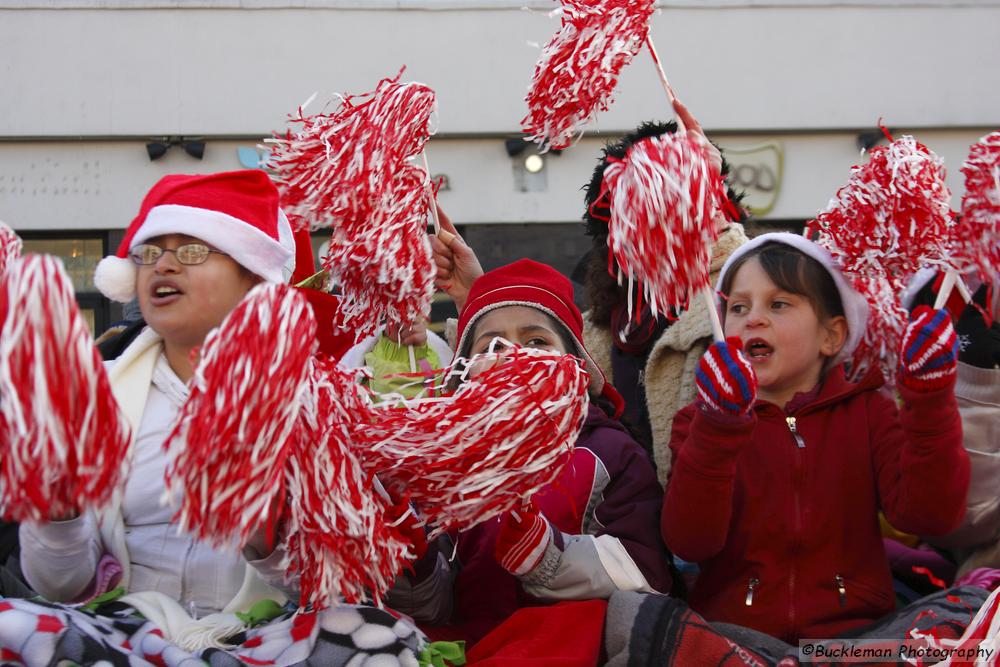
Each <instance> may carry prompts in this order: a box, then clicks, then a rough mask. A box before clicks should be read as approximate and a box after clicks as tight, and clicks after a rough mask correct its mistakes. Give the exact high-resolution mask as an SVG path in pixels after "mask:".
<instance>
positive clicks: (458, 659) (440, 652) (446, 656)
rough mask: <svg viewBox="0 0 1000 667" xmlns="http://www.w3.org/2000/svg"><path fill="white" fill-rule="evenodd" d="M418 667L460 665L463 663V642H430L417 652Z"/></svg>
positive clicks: (459, 666) (454, 666)
mask: <svg viewBox="0 0 1000 667" xmlns="http://www.w3.org/2000/svg"><path fill="white" fill-rule="evenodd" d="M417 660H418V661H419V662H420V667H461V666H462V665H464V664H465V642H431V643H430V644H428V645H427V646H426V647H424V649H423V650H422V651H420V653H419V654H417Z"/></svg>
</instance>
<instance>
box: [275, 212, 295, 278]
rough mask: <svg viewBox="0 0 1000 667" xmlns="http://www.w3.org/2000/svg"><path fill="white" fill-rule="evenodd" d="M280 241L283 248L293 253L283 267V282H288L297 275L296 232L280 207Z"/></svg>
mask: <svg viewBox="0 0 1000 667" xmlns="http://www.w3.org/2000/svg"><path fill="white" fill-rule="evenodd" d="M278 242H279V243H281V247H282V248H284V249H285V250H287V251H288V252H289V253H291V254H290V255H289V256H288V261H286V262H285V265H284V266H283V267H282V269H281V270H282V273H283V277H284V280H282V281H281V282H283V283H287V282H290V281H291V280H292V276H293V275H295V234H294V233H293V232H292V225H291V223H290V222H288V216H287V215H285V212H284V211H282V210H281V209H280V208H279V209H278Z"/></svg>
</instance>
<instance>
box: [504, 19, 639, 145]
mask: <svg viewBox="0 0 1000 667" xmlns="http://www.w3.org/2000/svg"><path fill="white" fill-rule="evenodd" d="M561 1H562V9H561V10H559V12H558V13H561V15H562V24H561V26H560V28H559V31H558V32H557V33H556V35H555V36H554V37H553V38H552V40H551V41H550V42H549V43H548V44H546V46H545V48H543V49H542V54H541V57H540V59H539V61H538V64H537V65H536V66H535V74H534V77H533V79H532V82H531V87H530V89H529V91H528V95H527V97H525V101H526V102H527V103H528V115H527V116H525V117H524V119H523V120H522V121H521V127H522V129H523V130H524V132H525V133H526V134H528V135H529V136H530V137H531V139H532V140H533V141H537V142H538V143H540V144H541V145H542V146H543V147H546V148H556V149H561V148H566V147H567V146H569V145H570V144H572V143H574V142H575V141H576V140H577V139H578V138H579V137H580V135H582V134H583V128H584V127H585V126H586V125H587V124H588V123H589V122H590V121H591V120H593V118H594V116H596V115H597V114H598V113H599V112H601V111H605V110H607V109H608V107H609V106H610V105H611V103H612V101H613V93H614V90H615V86H616V85H617V84H618V76H619V74H620V73H621V71H622V68H624V67H625V66H626V65H628V64H629V63H630V62H631V61H632V58H634V57H635V55H636V54H637V53H638V52H639V50H640V49H642V47H643V44H644V43H645V41H646V36H647V35H648V34H649V19H650V17H651V16H652V15H653V11H654V5H655V2H654V1H653V0H561Z"/></svg>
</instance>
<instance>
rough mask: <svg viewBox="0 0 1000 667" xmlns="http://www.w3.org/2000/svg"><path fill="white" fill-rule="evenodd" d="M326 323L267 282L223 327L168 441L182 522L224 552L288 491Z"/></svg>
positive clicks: (208, 344) (209, 345)
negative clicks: (320, 330) (288, 468)
mask: <svg viewBox="0 0 1000 667" xmlns="http://www.w3.org/2000/svg"><path fill="white" fill-rule="evenodd" d="M315 330H316V323H315V320H314V319H313V315H312V310H311V309H310V308H309V305H308V303H307V302H306V300H305V298H304V297H303V296H302V295H301V294H299V293H298V291H297V290H295V289H294V288H292V287H289V286H285V285H275V284H263V285H258V286H257V287H255V288H254V289H252V290H251V291H250V292H249V293H248V294H247V296H246V297H245V298H244V299H243V301H242V302H240V304H239V305H238V306H237V307H236V308H235V309H233V311H232V312H231V313H230V314H229V315H228V316H227V317H226V319H225V320H223V322H222V324H221V325H220V326H219V327H218V328H217V329H213V330H212V331H211V332H210V333H209V334H208V336H207V337H206V339H205V343H204V345H203V346H202V348H201V352H200V355H201V358H200V360H199V362H198V366H197V368H196V369H195V373H194V377H193V378H192V380H191V382H190V387H191V390H190V394H189V395H188V399H187V401H186V402H185V403H184V406H183V407H182V408H181V411H180V414H179V415H178V419H177V422H176V423H175V425H174V428H173V430H172V431H171V433H170V436H169V437H168V438H167V440H166V442H165V443H164V449H166V451H167V454H168V457H169V460H170V463H169V465H168V467H167V473H166V481H167V494H168V496H170V497H171V498H175V497H176V496H177V495H179V494H180V495H182V498H181V500H180V509H179V510H178V513H177V517H176V519H177V520H178V521H179V523H180V526H181V529H182V530H188V531H190V532H192V533H193V534H195V535H196V536H197V537H199V538H201V539H206V540H209V541H211V542H212V543H214V544H226V543H229V542H230V541H231V540H232V539H233V538H234V537H235V538H237V539H238V541H239V542H240V544H244V543H245V542H246V540H247V538H248V537H249V535H250V533H251V532H252V531H253V530H254V529H256V528H257V527H259V525H260V524H261V522H262V521H264V522H267V521H268V520H269V516H268V515H269V507H270V506H271V503H272V500H274V498H275V496H276V495H277V494H279V493H280V492H281V491H282V489H283V484H282V482H283V465H284V462H285V458H286V457H287V455H288V448H289V442H290V439H291V435H292V431H293V427H294V425H295V421H296V418H297V416H298V412H299V403H300V399H301V396H302V393H303V392H304V391H305V389H306V381H305V380H306V374H307V372H308V369H309V366H308V362H309V358H310V356H311V355H312V353H313V350H314V348H315V347H316V342H315V340H316V336H315Z"/></svg>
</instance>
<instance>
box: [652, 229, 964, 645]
mask: <svg viewBox="0 0 1000 667" xmlns="http://www.w3.org/2000/svg"><path fill="white" fill-rule="evenodd" d="M718 289H719V292H720V294H721V296H722V300H723V302H724V304H725V307H724V308H723V309H722V311H723V317H724V325H725V332H726V336H727V338H728V340H727V341H726V342H721V343H715V344H714V345H713V346H712V347H710V348H709V350H708V351H707V352H706V353H705V356H704V357H703V358H702V360H701V362H700V365H699V367H698V370H697V373H696V380H697V384H698V394H699V398H698V399H697V400H696V402H695V403H694V404H693V405H690V406H688V407H687V408H685V409H684V410H682V411H681V412H680V413H678V415H677V417H676V418H675V420H674V424H673V433H672V436H671V444H670V447H671V452H672V455H673V458H674V463H673V467H672V469H671V474H670V479H669V482H668V485H667V494H666V497H665V499H664V506H663V514H662V522H661V530H662V533H663V538H664V540H665V541H666V543H667V546H668V547H669V548H670V550H671V551H673V552H674V553H675V554H677V555H678V556H680V557H681V558H683V559H685V560H689V561H695V562H697V563H698V564H699V565H700V566H701V574H700V576H699V578H698V581H697V582H696V584H695V586H694V588H693V590H692V591H691V595H690V603H691V606H692V608H694V609H695V610H696V611H698V612H700V613H701V614H702V615H704V616H705V617H706V618H707V619H709V620H711V621H722V622H727V623H736V624H739V625H744V626H749V627H751V628H755V629H757V630H760V631H762V632H766V633H768V634H771V635H773V636H775V637H779V638H781V639H784V640H785V641H788V642H792V643H794V642H796V641H797V640H798V639H799V638H828V637H835V636H837V635H840V634H843V633H845V632H847V631H849V630H851V629H853V628H856V627H858V626H861V625H864V624H866V623H869V622H871V621H873V620H875V619H878V618H879V617H881V616H884V615H886V614H888V613H889V612H891V611H892V610H893V606H894V596H893V587H892V579H891V576H890V573H889V566H888V563H887V561H886V557H885V552H884V550H883V546H882V539H881V535H880V531H879V523H878V512H879V510H881V511H882V512H884V513H885V515H886V517H887V518H888V519H889V521H890V523H892V525H893V526H895V527H897V528H898V529H900V530H904V531H906V532H910V533H917V534H924V535H927V534H941V533H946V532H948V531H949V530H951V529H953V528H954V527H955V526H956V525H957V524H958V522H959V521H960V520H961V518H962V514H963V512H964V501H965V494H966V489H967V487H968V483H969V463H968V458H967V456H966V453H965V451H964V450H963V448H962V427H961V422H960V420H959V413H958V408H957V405H956V403H955V397H954V393H953V389H954V384H955V360H956V355H957V344H956V339H955V333H954V330H953V329H952V326H951V321H950V319H949V317H948V315H947V313H946V312H945V311H943V310H942V311H936V312H934V311H931V310H930V309H925V310H923V311H922V312H915V313H914V320H913V321H912V322H911V323H910V325H909V327H908V329H907V330H906V333H905V335H904V337H903V341H902V348H901V350H900V367H899V371H898V374H897V381H898V389H899V393H900V395H901V397H902V399H903V400H902V408H901V410H897V407H896V403H895V402H894V401H893V400H892V399H891V398H889V397H887V396H886V395H885V394H884V393H882V392H880V391H879V388H880V387H881V386H882V384H883V380H882V377H881V375H880V374H879V372H878V371H877V370H872V371H871V372H869V373H868V374H867V375H866V376H865V377H863V378H862V379H861V381H859V382H857V383H849V382H848V381H847V380H846V379H845V376H844V371H843V367H842V362H844V361H845V360H846V359H847V358H849V356H850V354H851V352H852V351H853V350H854V348H855V347H856V346H857V343H858V341H859V340H860V338H861V335H862V333H863V331H864V327H865V322H866V319H867V306H866V304H865V301H864V299H863V298H862V297H861V296H860V295H859V294H858V293H857V292H855V291H854V290H853V289H851V288H850V287H849V286H848V284H847V283H846V281H845V280H844V278H843V276H842V275H841V274H840V272H839V270H838V269H837V268H836V267H835V266H834V262H833V260H832V258H831V257H830V255H829V254H828V253H827V252H826V251H825V250H824V249H822V248H820V247H819V246H817V245H815V244H814V243H812V242H810V241H808V240H807V239H805V238H803V237H801V236H797V235H794V234H787V233H781V234H765V235H762V236H759V237H757V238H756V239H754V240H753V241H752V242H751V243H748V244H746V245H744V246H742V247H741V248H740V249H738V250H737V251H736V252H734V253H733V255H732V256H731V257H730V258H729V260H728V261H727V262H726V265H725V266H724V267H723V269H722V273H721V276H720V279H719V285H718Z"/></svg>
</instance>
